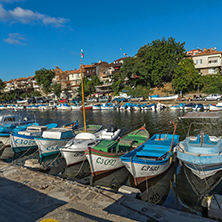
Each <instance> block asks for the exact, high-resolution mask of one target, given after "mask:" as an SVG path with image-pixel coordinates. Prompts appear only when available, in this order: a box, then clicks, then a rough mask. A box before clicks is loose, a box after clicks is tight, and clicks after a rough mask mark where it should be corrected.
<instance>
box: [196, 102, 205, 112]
mask: <svg viewBox="0 0 222 222" xmlns="http://www.w3.org/2000/svg"><path fill="white" fill-rule="evenodd" d="M203 109H204V106H203V104H202V103H198V104H194V105H193V111H200V110H203Z"/></svg>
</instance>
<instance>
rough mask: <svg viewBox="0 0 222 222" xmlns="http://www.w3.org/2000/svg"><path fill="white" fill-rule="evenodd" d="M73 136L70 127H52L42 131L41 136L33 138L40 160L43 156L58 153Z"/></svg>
mask: <svg viewBox="0 0 222 222" xmlns="http://www.w3.org/2000/svg"><path fill="white" fill-rule="evenodd" d="M73 137H74V134H73V130H72V129H66V128H53V129H50V130H46V131H43V133H42V136H41V137H39V138H35V139H34V140H35V142H36V144H37V146H38V149H39V156H40V160H41V159H43V158H44V157H47V156H50V155H54V154H58V153H59V152H60V151H59V149H60V148H61V147H63V146H64V145H65V144H66V143H67V142H68V141H69V140H71V139H72V138H73Z"/></svg>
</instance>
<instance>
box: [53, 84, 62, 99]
mask: <svg viewBox="0 0 222 222" xmlns="http://www.w3.org/2000/svg"><path fill="white" fill-rule="evenodd" d="M51 90H52V92H54V94H55V95H56V96H57V97H58V98H59V96H60V93H61V91H62V90H61V84H58V83H53V84H52V85H51Z"/></svg>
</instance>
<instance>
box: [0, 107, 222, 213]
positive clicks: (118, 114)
mask: <svg viewBox="0 0 222 222" xmlns="http://www.w3.org/2000/svg"><path fill="white" fill-rule="evenodd" d="M3 112H6V111H2V113H1V114H3ZM7 112H8V113H9V112H10V111H7ZM11 112H12V111H11ZM24 112H25V111H24ZM31 113H34V115H35V118H36V122H38V123H39V124H41V125H43V124H48V123H58V124H59V125H64V124H66V123H69V122H73V121H75V120H76V119H77V120H78V124H79V126H80V127H81V126H83V115H82V111H74V110H67V111H65V110H64V111H60V110H46V111H31ZM184 114H185V111H184V110H160V111H151V110H147V111H116V110H98V111H91V110H87V111H86V122H87V124H99V125H102V126H103V128H109V127H111V126H116V127H118V128H120V129H121V130H122V131H121V135H125V134H126V133H129V132H131V131H133V130H135V129H137V128H139V127H141V126H143V125H145V127H146V128H147V130H148V131H149V133H150V136H152V135H153V134H156V133H172V132H173V129H174V127H173V124H172V123H171V121H178V117H180V116H183V115H184ZM221 120H222V115H221ZM176 134H178V135H180V140H183V139H184V138H185V137H186V131H184V129H183V127H182V125H181V124H180V122H179V123H178V125H177V131H176ZM27 159H39V153H38V151H34V152H32V153H28V152H26V153H21V154H19V155H17V156H14V157H13V159H12V160H4V161H12V163H13V164H16V165H21V166H22V165H24V163H25V161H26V160H27ZM2 161H3V160H2ZM42 165H43V167H44V170H43V172H44V173H47V174H52V175H57V176H60V177H63V178H67V179H69V180H75V179H77V180H83V181H85V182H86V183H89V184H91V185H92V186H96V185H100V186H107V187H111V188H114V189H118V188H119V187H120V186H121V185H128V186H132V187H135V185H134V183H133V179H132V177H131V176H130V174H129V173H128V171H127V170H126V168H121V169H120V170H117V171H116V172H112V173H110V174H108V175H105V176H103V177H99V178H92V177H91V173H90V167H89V164H88V162H87V161H85V162H83V163H80V164H78V165H75V166H73V167H69V168H66V164H65V160H64V158H63V157H62V156H61V155H56V156H53V157H51V158H48V159H44V160H43V162H42ZM221 180H222V171H220V172H218V173H216V174H215V175H213V176H211V177H208V178H206V179H203V180H201V179H199V178H198V177H197V176H195V175H194V174H193V173H192V172H191V171H190V170H189V169H187V168H186V167H185V166H184V165H182V164H181V163H180V162H179V161H178V160H176V161H175V162H173V164H172V166H171V167H170V168H169V169H168V170H167V171H166V172H165V173H164V174H162V175H160V176H158V177H156V178H153V179H150V180H147V181H145V182H144V183H142V184H140V185H139V186H138V187H137V188H139V189H140V191H141V199H142V200H144V201H147V202H151V203H154V204H159V205H162V206H165V207H167V208H173V209H177V210H179V211H185V212H190V213H194V214H197V215H202V207H201V202H202V200H203V198H205V195H208V194H212V193H216V194H222V182H221Z"/></svg>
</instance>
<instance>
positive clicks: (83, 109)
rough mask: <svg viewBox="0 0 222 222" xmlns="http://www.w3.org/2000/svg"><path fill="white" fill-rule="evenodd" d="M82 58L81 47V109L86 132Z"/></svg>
mask: <svg viewBox="0 0 222 222" xmlns="http://www.w3.org/2000/svg"><path fill="white" fill-rule="evenodd" d="M83 58H84V55H83V50H82V49H81V59H80V72H81V83H82V84H81V85H82V111H83V122H84V132H85V133H86V113H85V99H84V87H83V74H82V68H83V65H82V59H83Z"/></svg>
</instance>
